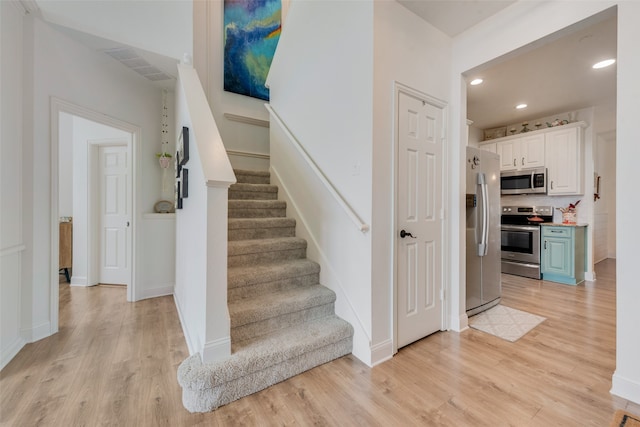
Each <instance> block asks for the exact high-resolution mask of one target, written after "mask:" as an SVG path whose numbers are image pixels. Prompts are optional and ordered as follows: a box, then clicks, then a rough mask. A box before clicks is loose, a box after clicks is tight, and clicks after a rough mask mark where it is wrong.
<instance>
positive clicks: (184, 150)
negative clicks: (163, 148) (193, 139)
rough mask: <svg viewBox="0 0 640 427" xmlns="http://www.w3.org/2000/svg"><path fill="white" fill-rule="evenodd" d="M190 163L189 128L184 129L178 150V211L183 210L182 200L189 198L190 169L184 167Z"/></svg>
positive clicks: (176, 196) (176, 190) (176, 189)
mask: <svg viewBox="0 0 640 427" xmlns="http://www.w3.org/2000/svg"><path fill="white" fill-rule="evenodd" d="M188 161H189V128H188V127H186V126H183V127H182V132H180V136H179V137H178V144H177V149H176V163H175V164H176V188H175V193H176V194H175V198H176V200H175V202H176V209H182V207H183V203H182V199H184V198H187V197H189V169H187V168H185V167H183V166H184V165H186V164H187V162H188Z"/></svg>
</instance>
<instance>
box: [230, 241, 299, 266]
mask: <svg viewBox="0 0 640 427" xmlns="http://www.w3.org/2000/svg"><path fill="white" fill-rule="evenodd" d="M227 254H228V261H227V266H228V267H238V266H242V265H256V264H266V263H270V262H275V261H283V260H290V259H297V258H305V257H306V256H307V255H306V254H307V241H306V240H304V239H301V238H299V237H275V238H272V239H255V240H234V241H231V242H229V244H228V247H227Z"/></svg>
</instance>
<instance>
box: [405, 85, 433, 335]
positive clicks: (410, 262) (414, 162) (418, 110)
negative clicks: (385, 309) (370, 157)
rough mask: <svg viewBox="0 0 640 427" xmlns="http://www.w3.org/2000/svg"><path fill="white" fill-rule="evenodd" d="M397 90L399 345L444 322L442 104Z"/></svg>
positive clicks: (431, 331)
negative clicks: (433, 103) (431, 102)
mask: <svg viewBox="0 0 640 427" xmlns="http://www.w3.org/2000/svg"><path fill="white" fill-rule="evenodd" d="M398 96H399V99H398V116H397V127H396V129H398V157H397V159H398V163H397V165H396V175H397V183H398V187H397V206H396V218H397V221H396V222H397V229H396V233H397V234H396V238H397V241H398V245H397V248H398V250H397V265H396V272H397V306H396V316H397V346H398V347H402V346H405V345H407V344H410V343H412V342H414V341H416V340H419V339H420V338H423V337H425V336H427V335H429V334H431V333H433V332H436V331H438V330H440V329H441V327H442V301H441V289H442V228H443V227H442V214H441V212H442V185H443V178H442V156H443V147H442V145H443V138H442V126H443V110H442V108H441V107H439V106H436V105H432V104H430V103H429V102H427V101H426V100H422V99H420V98H418V97H415V96H413V95H409V94H406V93H403V92H399V95H398ZM403 230H404V233H403V232H402V231H403ZM405 233H410V234H408V235H407V234H405ZM402 235H404V237H402Z"/></svg>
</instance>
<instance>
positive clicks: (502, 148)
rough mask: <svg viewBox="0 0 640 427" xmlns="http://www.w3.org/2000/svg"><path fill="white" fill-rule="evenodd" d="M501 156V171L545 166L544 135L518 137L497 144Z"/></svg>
mask: <svg viewBox="0 0 640 427" xmlns="http://www.w3.org/2000/svg"><path fill="white" fill-rule="evenodd" d="M496 144H497V152H498V154H499V155H500V170H501V171H510V170H519V169H530V168H537V167H542V166H544V162H545V154H544V151H545V138H544V134H541V133H537V134H535V135H525V136H518V137H517V138H512V139H509V140H506V141H499V142H496Z"/></svg>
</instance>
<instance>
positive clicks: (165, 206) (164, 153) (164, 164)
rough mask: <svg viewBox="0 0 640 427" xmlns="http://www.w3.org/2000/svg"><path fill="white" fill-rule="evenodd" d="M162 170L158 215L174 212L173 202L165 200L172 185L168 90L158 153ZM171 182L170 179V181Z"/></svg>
mask: <svg viewBox="0 0 640 427" xmlns="http://www.w3.org/2000/svg"><path fill="white" fill-rule="evenodd" d="M156 157H157V158H158V163H159V164H160V168H162V190H161V193H162V195H161V198H162V199H163V200H160V201H159V202H158V203H156V204H155V206H154V210H155V211H156V212H157V213H168V212H171V211H172V210H173V205H172V203H171V202H169V201H167V200H164V199H165V198H171V184H170V183H169V184H168V183H167V169H169V166H171V157H172V156H171V154H170V153H169V108H168V107H167V90H166V89H165V90H163V91H162V120H161V124H160V151H159V152H157V153H156ZM169 182H170V179H169Z"/></svg>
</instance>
